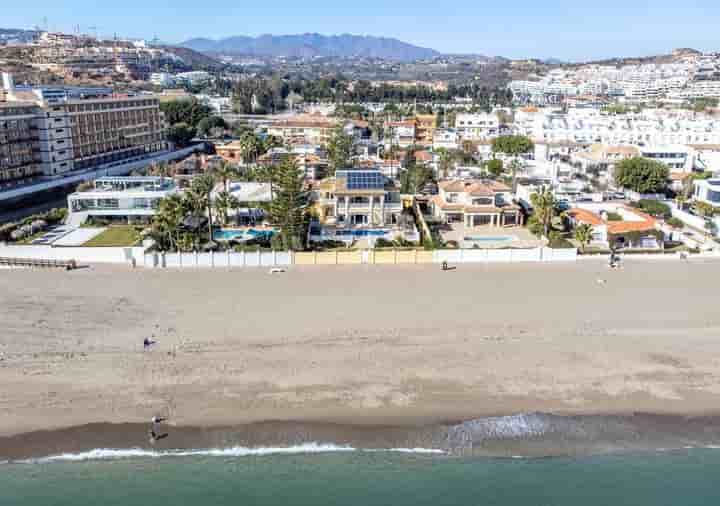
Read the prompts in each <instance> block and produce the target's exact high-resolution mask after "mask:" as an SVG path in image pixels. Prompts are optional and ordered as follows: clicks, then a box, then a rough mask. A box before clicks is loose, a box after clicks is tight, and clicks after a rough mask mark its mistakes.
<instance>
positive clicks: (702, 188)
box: [694, 178, 720, 207]
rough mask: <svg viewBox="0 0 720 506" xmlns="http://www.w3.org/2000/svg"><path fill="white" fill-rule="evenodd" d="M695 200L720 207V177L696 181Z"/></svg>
mask: <svg viewBox="0 0 720 506" xmlns="http://www.w3.org/2000/svg"><path fill="white" fill-rule="evenodd" d="M694 196H695V200H697V201H699V202H705V203H706V204H710V205H712V206H714V207H720V178H714V179H703V180H698V181H695V193H694Z"/></svg>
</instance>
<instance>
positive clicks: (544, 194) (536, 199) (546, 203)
mask: <svg viewBox="0 0 720 506" xmlns="http://www.w3.org/2000/svg"><path fill="white" fill-rule="evenodd" d="M530 202H531V203H532V207H533V213H534V214H535V216H537V219H538V221H539V222H540V223H541V224H542V226H543V231H544V233H545V237H547V236H548V233H549V232H550V225H551V224H552V220H553V218H554V217H555V215H556V214H557V202H556V201H555V195H553V192H552V191H551V190H550V189H549V188H543V189H542V190H541V191H540V192H538V193H533V194H532V195H530Z"/></svg>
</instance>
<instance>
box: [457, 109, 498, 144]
mask: <svg viewBox="0 0 720 506" xmlns="http://www.w3.org/2000/svg"><path fill="white" fill-rule="evenodd" d="M499 130H500V121H499V120H498V117H497V115H496V114H495V113H494V112H491V113H481V114H468V113H458V114H457V116H455V131H456V132H457V134H458V136H459V138H460V140H467V141H479V140H485V139H489V138H491V137H495V136H496V135H497V134H498V131H499Z"/></svg>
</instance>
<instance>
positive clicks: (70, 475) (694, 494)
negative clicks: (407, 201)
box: [0, 444, 720, 506]
mask: <svg viewBox="0 0 720 506" xmlns="http://www.w3.org/2000/svg"><path fill="white" fill-rule="evenodd" d="M0 505H2V506H91V505H92V506H97V505H103V506H144V505H148V506H150V505H152V506H155V505H160V506H171V505H172V506H178V505H192V506H230V505H232V506H238V505H257V506H260V505H268V506H270V505H272V506H277V505H283V506H284V505H298V506H323V505H328V506H330V505H333V506H336V505H343V506H368V505H393V506H406V505H407V506H424V505H428V506H430V505H432V506H438V505H477V506H490V505H502V506H521V505H522V506H528V505H530V506H623V505H628V506H644V505H648V506H665V505H666V506H695V505H697V506H712V505H720V449H715V448H694V449H683V450H673V451H651V452H650V451H649V452H638V453H623V454H615V455H599V456H582V457H549V458H525V457H522V456H515V457H508V458H488V457H459V456H454V455H451V454H445V453H442V452H438V451H429V450H425V449H422V448H406V449H403V448H397V449H390V450H378V449H374V450H372V451H367V450H360V449H355V448H350V447H345V446H334V445H318V444H304V445H300V446H297V447H289V448H255V449H248V448H227V449H224V450H192V451H188V450H177V451H163V452H153V451H147V450H141V449H135V450H93V451H87V452H83V453H75V454H62V455H56V456H53V457H51V458H38V459H34V460H26V461H21V462H16V461H14V462H5V463H2V464H0Z"/></svg>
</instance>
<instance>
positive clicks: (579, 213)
mask: <svg viewBox="0 0 720 506" xmlns="http://www.w3.org/2000/svg"><path fill="white" fill-rule="evenodd" d="M567 214H568V216H570V217H572V218H574V219H575V220H577V221H579V222H580V223H587V224H589V225H602V224H603V223H604V221H603V220H602V219H601V218H600V216H598V215H597V214H595V213H593V212H591V211H588V210H586V209H579V208H573V209H570V210H569V211H568V212H567Z"/></svg>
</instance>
